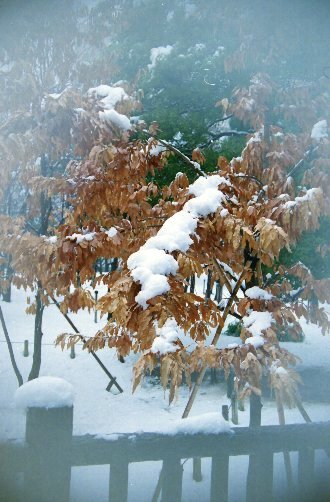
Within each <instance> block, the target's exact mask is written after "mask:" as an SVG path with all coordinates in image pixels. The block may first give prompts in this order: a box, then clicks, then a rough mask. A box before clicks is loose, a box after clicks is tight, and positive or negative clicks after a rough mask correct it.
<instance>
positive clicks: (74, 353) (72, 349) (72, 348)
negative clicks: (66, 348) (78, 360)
mask: <svg viewBox="0 0 330 502" xmlns="http://www.w3.org/2000/svg"><path fill="white" fill-rule="evenodd" d="M70 357H71V359H75V357H76V351H75V348H74V345H71V348H70Z"/></svg>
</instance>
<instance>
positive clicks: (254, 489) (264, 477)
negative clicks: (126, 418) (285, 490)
mask: <svg viewBox="0 0 330 502" xmlns="http://www.w3.org/2000/svg"><path fill="white" fill-rule="evenodd" d="M271 500H273V453H272V452H271V451H267V450H265V449H261V450H260V452H259V453H257V454H253V455H250V459H249V469H248V475H247V480H246V502H265V501H267V502H269V501H271Z"/></svg>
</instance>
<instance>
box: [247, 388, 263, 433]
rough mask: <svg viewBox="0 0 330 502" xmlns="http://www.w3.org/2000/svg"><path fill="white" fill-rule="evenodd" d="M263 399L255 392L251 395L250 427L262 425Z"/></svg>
mask: <svg viewBox="0 0 330 502" xmlns="http://www.w3.org/2000/svg"><path fill="white" fill-rule="evenodd" d="M261 409H262V404H261V397H260V396H258V395H257V394H255V393H254V392H252V393H251V395H250V424H249V425H250V427H256V426H259V425H261Z"/></svg>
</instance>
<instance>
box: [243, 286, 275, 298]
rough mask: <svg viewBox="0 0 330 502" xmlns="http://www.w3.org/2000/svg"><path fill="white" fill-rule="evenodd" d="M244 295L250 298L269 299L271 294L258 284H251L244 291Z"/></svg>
mask: <svg viewBox="0 0 330 502" xmlns="http://www.w3.org/2000/svg"><path fill="white" fill-rule="evenodd" d="M245 295H246V296H247V297H248V298H251V300H271V299H272V298H273V296H272V295H271V294H270V293H268V291H265V290H264V289H261V288H259V287H258V286H253V287H252V288H249V289H247V290H246V291H245Z"/></svg>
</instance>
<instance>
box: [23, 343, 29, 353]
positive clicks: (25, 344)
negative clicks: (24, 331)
mask: <svg viewBox="0 0 330 502" xmlns="http://www.w3.org/2000/svg"><path fill="white" fill-rule="evenodd" d="M23 356H24V357H29V340H24V349H23Z"/></svg>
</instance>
